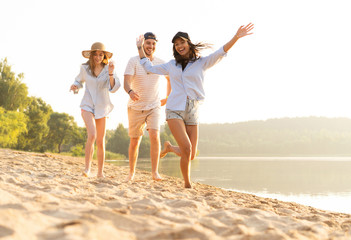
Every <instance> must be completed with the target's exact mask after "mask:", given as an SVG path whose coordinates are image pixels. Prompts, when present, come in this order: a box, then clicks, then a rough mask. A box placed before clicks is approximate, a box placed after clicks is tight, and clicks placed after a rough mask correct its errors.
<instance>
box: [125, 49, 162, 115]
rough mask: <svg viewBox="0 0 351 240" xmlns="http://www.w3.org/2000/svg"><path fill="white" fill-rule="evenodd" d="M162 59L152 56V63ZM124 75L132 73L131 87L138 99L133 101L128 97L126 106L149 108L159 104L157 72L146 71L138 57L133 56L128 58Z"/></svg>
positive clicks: (158, 77)
mask: <svg viewBox="0 0 351 240" xmlns="http://www.w3.org/2000/svg"><path fill="white" fill-rule="evenodd" d="M163 63H164V61H163V60H161V59H159V58H157V57H154V59H153V60H152V64H154V65H159V64H163ZM124 75H132V76H133V78H132V79H131V86H130V87H131V89H133V91H134V92H135V93H137V94H138V95H139V100H137V101H133V100H132V99H130V98H129V101H128V107H131V108H132V109H134V110H150V109H153V108H156V107H159V106H161V102H160V94H159V92H160V91H159V85H160V84H159V80H160V76H159V75H158V74H153V73H147V72H146V71H145V69H144V68H143V66H141V64H140V57H139V56H135V57H132V58H130V59H129V62H128V64H127V66H126V69H125V71H124Z"/></svg>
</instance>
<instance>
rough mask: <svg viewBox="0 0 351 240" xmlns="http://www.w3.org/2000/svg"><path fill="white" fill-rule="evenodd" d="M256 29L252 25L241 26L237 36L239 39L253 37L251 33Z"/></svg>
mask: <svg viewBox="0 0 351 240" xmlns="http://www.w3.org/2000/svg"><path fill="white" fill-rule="evenodd" d="M253 28H254V25H253V24H252V23H249V24H247V25H246V26H244V25H243V26H241V27H240V28H239V29H238V31H237V32H236V34H235V36H236V37H237V38H238V39H239V38H242V37H245V36H247V35H251V34H252V32H250V31H251V30H252V29H253Z"/></svg>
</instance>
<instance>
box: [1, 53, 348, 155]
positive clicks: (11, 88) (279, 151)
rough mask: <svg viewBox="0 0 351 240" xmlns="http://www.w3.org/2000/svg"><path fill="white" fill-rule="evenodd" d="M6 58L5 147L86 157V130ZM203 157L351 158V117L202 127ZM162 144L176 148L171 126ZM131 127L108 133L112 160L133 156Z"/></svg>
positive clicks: (146, 145) (146, 151)
mask: <svg viewBox="0 0 351 240" xmlns="http://www.w3.org/2000/svg"><path fill="white" fill-rule="evenodd" d="M23 79H24V74H22V73H21V74H17V75H16V74H15V73H14V72H13V71H12V70H11V66H10V65H9V63H8V62H7V59H6V58H5V59H4V60H2V61H0V147H3V148H14V149H19V150H25V151H34V152H46V151H49V152H58V153H61V152H68V153H70V154H71V155H74V156H84V146H85V142H86V138H87V136H86V130H85V128H84V127H78V126H77V123H76V122H75V121H74V118H73V117H72V116H70V115H68V114H67V113H58V112H54V111H53V109H52V108H51V106H50V105H48V104H47V103H45V101H43V100H42V99H41V98H37V97H31V96H28V87H27V86H26V84H24V83H23V82H22V81H23ZM199 135H200V137H199V145H198V149H199V155H200V156H210V155H211V156H234V155H351V119H348V118H325V117H304V118H281V119H269V120H265V121H248V122H241V123H226V124H200V128H199ZM160 138H161V143H162V144H163V143H164V142H165V141H170V142H171V143H172V144H176V141H175V140H174V137H173V136H172V134H171V132H170V130H169V128H168V126H167V125H165V126H162V129H161V133H160ZM128 146H129V136H128V129H127V128H125V127H124V126H123V124H119V125H118V126H117V128H116V129H115V130H107V132H106V150H107V151H108V152H107V154H106V155H107V156H106V157H107V158H113V159H117V158H118V159H120V158H123V159H125V158H127V157H128ZM149 155H150V139H149V137H148V135H147V133H146V134H145V136H144V137H143V139H142V141H141V144H140V152H139V157H143V158H149Z"/></svg>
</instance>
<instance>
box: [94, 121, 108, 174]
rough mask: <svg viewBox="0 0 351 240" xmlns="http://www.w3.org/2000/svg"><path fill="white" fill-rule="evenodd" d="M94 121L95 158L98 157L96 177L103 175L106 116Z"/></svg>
mask: <svg viewBox="0 0 351 240" xmlns="http://www.w3.org/2000/svg"><path fill="white" fill-rule="evenodd" d="M95 123H96V146H97V159H98V173H97V177H98V178H103V177H105V176H104V163H105V135H106V118H100V119H96V120H95Z"/></svg>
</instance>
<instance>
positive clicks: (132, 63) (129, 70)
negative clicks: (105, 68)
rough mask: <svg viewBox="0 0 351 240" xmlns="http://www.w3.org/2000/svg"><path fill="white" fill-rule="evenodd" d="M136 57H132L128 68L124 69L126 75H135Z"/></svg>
mask: <svg viewBox="0 0 351 240" xmlns="http://www.w3.org/2000/svg"><path fill="white" fill-rule="evenodd" d="M135 60H136V59H135V58H131V59H129V61H128V64H127V66H126V69H125V70H124V75H134V74H135V66H136V64H135V63H136V61H135Z"/></svg>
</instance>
